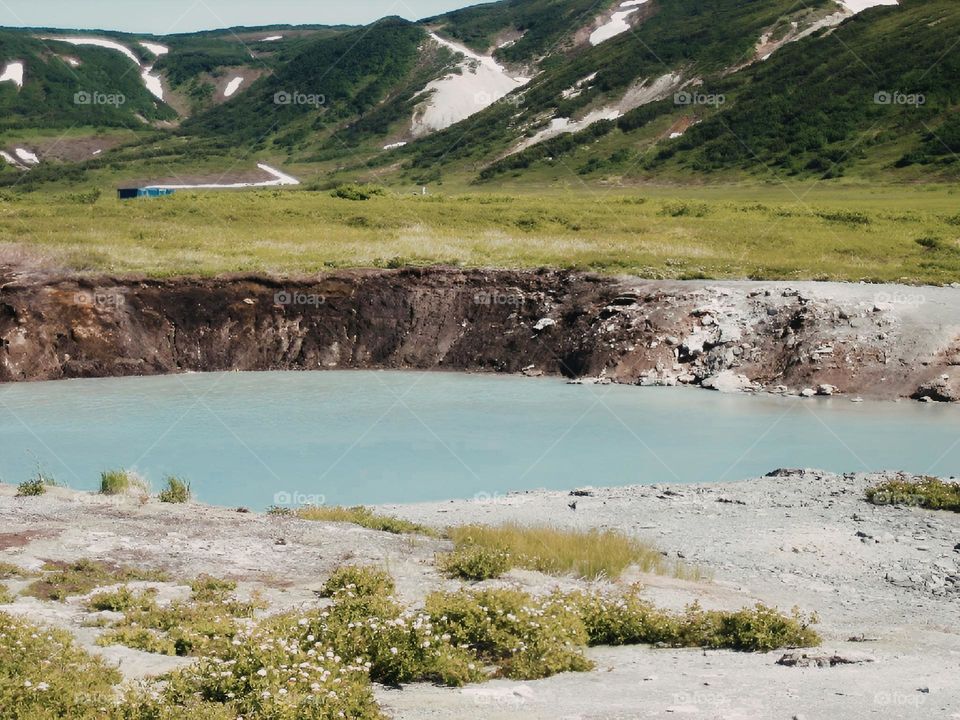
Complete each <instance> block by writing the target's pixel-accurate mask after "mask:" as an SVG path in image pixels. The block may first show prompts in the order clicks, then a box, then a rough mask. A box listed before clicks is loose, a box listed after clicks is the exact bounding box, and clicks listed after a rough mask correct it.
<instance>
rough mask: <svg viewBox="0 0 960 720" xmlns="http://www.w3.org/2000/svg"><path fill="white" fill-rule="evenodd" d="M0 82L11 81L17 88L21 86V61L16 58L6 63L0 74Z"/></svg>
mask: <svg viewBox="0 0 960 720" xmlns="http://www.w3.org/2000/svg"><path fill="white" fill-rule="evenodd" d="M0 82H12V83H13V84H14V85H16V86H17V87H18V88H22V87H23V63H22V62H21V61H19V60H16V61H14V62H11V63H7V65H6V67H4V68H3V74H2V75H0Z"/></svg>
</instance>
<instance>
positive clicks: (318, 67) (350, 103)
mask: <svg viewBox="0 0 960 720" xmlns="http://www.w3.org/2000/svg"><path fill="white" fill-rule="evenodd" d="M425 40H426V33H425V31H424V30H423V29H422V28H420V27H418V26H417V25H414V24H413V23H410V22H407V21H405V20H401V19H399V18H387V19H385V20H381V21H380V22H378V23H376V24H374V25H372V26H371V27H369V28H359V29H356V30H351V31H347V32H344V33H342V34H337V35H332V36H329V37H324V38H321V39H318V40H315V41H312V42H310V43H308V44H306V45H305V46H304V47H302V48H300V50H299V52H297V53H296V54H294V55H292V56H291V57H289V58H288V59H286V61H285V62H284V63H282V64H280V65H279V66H278V67H277V68H276V70H275V71H274V72H273V73H272V74H270V75H268V76H265V77H263V78H262V79H261V80H259V81H258V82H257V83H256V84H255V85H254V86H253V87H251V88H250V89H249V90H248V91H247V93H246V94H245V95H244V97H243V101H242V102H231V103H227V104H226V105H223V106H220V107H217V108H214V109H213V110H211V111H210V112H207V113H205V114H203V115H200V116H198V117H197V118H195V119H194V120H192V121H191V122H189V123H187V125H186V126H185V130H186V131H187V132H188V133H190V134H193V135H199V136H204V135H216V136H218V137H226V138H229V139H230V140H231V141H232V142H234V143H242V144H247V145H254V146H257V145H265V144H266V143H267V142H268V141H270V140H272V142H273V144H274V145H276V146H280V147H284V148H293V147H295V146H298V145H300V144H303V143H309V142H311V141H316V140H318V139H322V138H328V137H329V136H330V134H331V133H334V132H338V131H342V132H344V133H345V134H346V135H348V136H350V135H353V136H356V135H362V134H365V133H367V134H369V133H372V134H377V133H385V132H387V131H388V129H389V126H390V123H391V122H392V121H393V120H395V119H397V118H399V116H400V114H401V113H402V108H403V107H404V102H405V101H407V100H408V96H409V95H410V94H411V93H412V92H413V90H414V86H415V85H416V82H413V86H412V85H411V82H412V81H413V76H415V75H417V71H418V63H419V62H420V59H421V58H420V54H419V48H420V46H421V44H422V43H423V42H424V41H425ZM388 100H399V101H400V102H399V103H398V104H397V105H391V106H390V107H389V108H387V107H384V103H385V102H386V101H388ZM407 109H409V110H411V111H412V105H409V106H408V107H407Z"/></svg>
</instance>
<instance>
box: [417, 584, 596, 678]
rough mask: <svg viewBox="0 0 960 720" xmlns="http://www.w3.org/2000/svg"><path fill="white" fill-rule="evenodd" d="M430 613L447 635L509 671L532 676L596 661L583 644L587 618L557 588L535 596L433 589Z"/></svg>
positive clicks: (577, 668) (502, 591)
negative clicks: (555, 592) (589, 657)
mask: <svg viewBox="0 0 960 720" xmlns="http://www.w3.org/2000/svg"><path fill="white" fill-rule="evenodd" d="M427 613H428V614H429V615H430V617H431V618H432V619H433V621H434V623H435V624H436V626H437V628H439V630H440V631H441V632H442V633H444V635H449V636H450V637H451V639H452V641H453V642H454V643H456V644H457V645H461V646H463V645H465V646H467V647H469V648H470V649H471V650H473V651H474V652H476V653H477V655H478V656H479V657H480V658H481V659H482V660H483V661H484V662H488V663H490V664H494V665H498V666H499V668H500V674H502V675H503V676H505V677H509V678H514V679H523V680H534V679H537V678H544V677H549V676H550V675H554V674H556V673H559V672H568V671H584V670H590V669H592V667H593V664H592V663H591V662H590V661H589V660H587V659H586V658H585V657H584V656H583V654H582V652H581V650H580V648H581V647H583V646H585V645H586V644H587V633H586V629H585V628H584V625H583V621H582V620H581V619H580V617H579V615H578V614H577V609H576V607H575V606H574V605H572V604H571V603H569V602H568V601H567V599H566V598H565V597H564V596H562V595H559V594H558V595H554V596H550V597H546V598H533V597H532V596H530V595H529V594H527V593H525V592H522V591H520V590H508V589H497V590H481V591H473V592H467V591H460V592H456V593H433V594H432V595H430V596H429V597H428V598H427Z"/></svg>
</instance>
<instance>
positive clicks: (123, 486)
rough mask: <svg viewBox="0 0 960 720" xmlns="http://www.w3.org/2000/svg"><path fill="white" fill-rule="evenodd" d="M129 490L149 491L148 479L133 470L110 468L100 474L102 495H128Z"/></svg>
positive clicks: (141, 492) (144, 492)
mask: <svg viewBox="0 0 960 720" xmlns="http://www.w3.org/2000/svg"><path fill="white" fill-rule="evenodd" d="M129 492H138V493H140V494H146V493H149V487H148V485H147V482H146V480H144V479H143V478H141V477H140V476H139V475H137V474H136V473H135V472H133V471H131V470H108V471H106V472H103V473H101V474H100V493H101V494H102V495H126V494H127V493H129Z"/></svg>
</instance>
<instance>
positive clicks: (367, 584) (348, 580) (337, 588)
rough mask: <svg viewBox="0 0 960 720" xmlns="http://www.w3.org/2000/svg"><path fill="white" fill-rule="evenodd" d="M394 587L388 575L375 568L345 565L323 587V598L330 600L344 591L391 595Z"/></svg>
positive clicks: (358, 593)
mask: <svg viewBox="0 0 960 720" xmlns="http://www.w3.org/2000/svg"><path fill="white" fill-rule="evenodd" d="M395 589H396V586H395V584H394V582H393V578H392V577H390V574H389V573H386V572H384V571H383V570H378V569H377V568H368V567H360V566H357V565H346V566H344V567H342V568H339V569H337V570H336V571H334V573H333V575H331V576H330V578H329V579H328V580H327V582H326V583H324V585H323V590H322V591H321V594H322V596H323V597H327V598H332V597H335V596H336V595H337V593H339V592H341V591H344V592H348V593H354V594H355V595H362V596H365V597H368V596H372V595H393V592H394V590H395Z"/></svg>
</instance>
